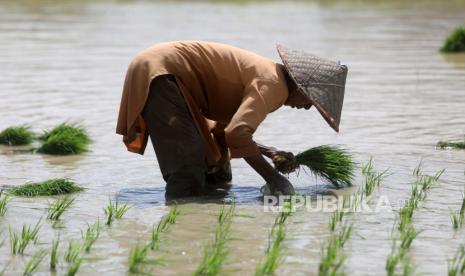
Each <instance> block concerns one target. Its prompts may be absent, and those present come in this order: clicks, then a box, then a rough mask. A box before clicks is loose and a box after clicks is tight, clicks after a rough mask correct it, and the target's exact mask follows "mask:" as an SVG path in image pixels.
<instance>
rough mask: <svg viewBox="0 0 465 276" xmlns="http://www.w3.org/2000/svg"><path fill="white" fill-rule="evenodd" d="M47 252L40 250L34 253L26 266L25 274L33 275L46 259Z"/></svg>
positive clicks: (26, 275)
mask: <svg viewBox="0 0 465 276" xmlns="http://www.w3.org/2000/svg"><path fill="white" fill-rule="evenodd" d="M46 255H47V252H46V251H45V250H40V251H39V252H37V253H36V254H34V255H33V256H32V257H31V259H29V261H28V262H27V263H26V266H25V267H24V272H23V276H31V275H33V274H34V273H35V272H36V270H37V268H39V265H40V263H41V262H42V261H43V260H44V258H45V256H46Z"/></svg>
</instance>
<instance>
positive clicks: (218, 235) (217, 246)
mask: <svg viewBox="0 0 465 276" xmlns="http://www.w3.org/2000/svg"><path fill="white" fill-rule="evenodd" d="M234 210H235V204H234V199H233V201H232V203H231V205H230V207H229V208H228V209H227V210H226V207H225V205H223V206H222V207H221V210H220V213H219V215H218V220H217V223H216V230H215V239H214V241H213V244H212V245H211V246H210V247H208V248H205V249H204V251H203V257H202V261H201V263H200V264H199V266H198V267H197V269H196V270H195V272H194V275H217V274H218V272H219V270H220V268H221V266H222V264H223V262H224V260H225V259H226V256H227V254H228V249H227V248H226V243H227V241H228V239H229V235H230V230H231V223H232V218H233V217H234Z"/></svg>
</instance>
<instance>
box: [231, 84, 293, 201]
mask: <svg viewBox="0 0 465 276" xmlns="http://www.w3.org/2000/svg"><path fill="white" fill-rule="evenodd" d="M282 89H287V88H286V87H284V88H282V87H281V86H280V85H279V84H277V83H274V82H271V83H270V82H269V81H266V80H262V79H257V80H256V82H253V83H251V84H250V85H249V86H247V87H246V92H245V93H244V97H243V99H242V102H241V105H240V106H239V108H238V109H237V111H236V113H235V114H234V116H233V117H232V119H231V121H230V122H229V123H228V125H227V127H226V128H225V140H226V144H227V145H228V148H229V152H230V154H231V158H244V160H245V161H246V162H247V163H248V164H249V165H250V166H251V167H252V168H253V169H254V170H255V171H256V172H257V173H258V174H259V175H260V176H261V177H262V178H263V179H264V180H265V181H266V182H267V184H268V185H269V187H270V190H271V193H272V194H274V195H278V194H286V195H292V194H294V188H293V187H292V184H291V183H290V182H289V180H287V178H286V177H284V176H283V175H281V174H280V173H279V172H278V171H276V170H275V169H274V168H273V166H272V165H270V164H269V163H268V162H267V161H266V160H265V159H264V158H263V155H262V152H261V150H260V149H259V146H258V145H257V144H256V143H255V142H254V141H253V133H254V132H255V130H256V129H257V127H258V126H259V125H260V123H261V122H262V121H263V120H264V119H265V117H266V115H267V114H268V113H269V112H270V111H272V110H275V109H277V108H278V107H279V106H280V104H282V102H283V101H284V100H281V99H280V98H279V97H278V98H276V97H277V95H280V92H281V91H283V90H282ZM284 96H286V97H287V93H286V94H285V95H284ZM265 152H267V154H269V156H273V155H272V152H273V150H272V149H270V150H268V151H265Z"/></svg>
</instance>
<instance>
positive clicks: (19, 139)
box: [0, 126, 34, 146]
mask: <svg viewBox="0 0 465 276" xmlns="http://www.w3.org/2000/svg"><path fill="white" fill-rule="evenodd" d="M33 138H34V134H33V133H32V132H31V131H30V130H29V127H25V126H20V127H9V128H7V129H5V130H3V131H2V132H0V144H6V145H10V146H16V145H27V144H30V143H31V142H32V140H33Z"/></svg>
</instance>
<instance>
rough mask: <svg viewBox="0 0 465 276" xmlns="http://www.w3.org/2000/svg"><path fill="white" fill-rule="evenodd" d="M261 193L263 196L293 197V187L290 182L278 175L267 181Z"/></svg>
mask: <svg viewBox="0 0 465 276" xmlns="http://www.w3.org/2000/svg"><path fill="white" fill-rule="evenodd" d="M262 193H263V194H264V195H275V196H279V195H294V194H295V191H294V187H293V186H292V184H291V182H289V180H287V178H285V177H284V176H282V175H280V176H279V177H277V178H275V179H273V180H272V181H269V182H268V183H267V184H266V185H265V186H264V187H262Z"/></svg>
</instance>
